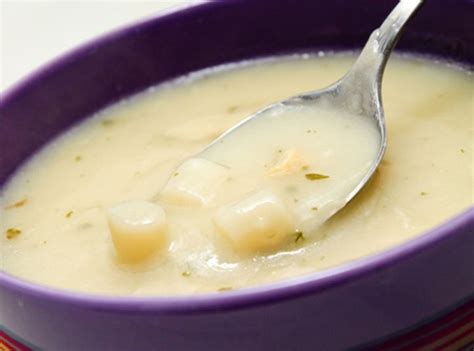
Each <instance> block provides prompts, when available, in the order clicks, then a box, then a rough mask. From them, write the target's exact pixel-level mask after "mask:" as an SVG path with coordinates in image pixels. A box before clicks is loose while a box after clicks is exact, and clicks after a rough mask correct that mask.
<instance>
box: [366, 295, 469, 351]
mask: <svg viewBox="0 0 474 351" xmlns="http://www.w3.org/2000/svg"><path fill="white" fill-rule="evenodd" d="M473 313H474V299H473V300H471V301H469V302H467V303H465V304H464V305H462V306H459V307H457V308H456V309H455V310H453V311H452V312H450V313H448V314H446V315H444V316H442V317H440V318H438V319H436V320H433V321H430V322H428V323H427V324H425V325H422V326H420V327H418V328H416V329H414V330H412V331H411V332H408V333H405V334H403V335H399V336H397V337H394V338H392V339H390V340H388V341H386V342H383V343H381V344H379V345H377V346H376V347H375V348H374V349H375V350H388V349H402V348H405V347H410V348H411V347H415V345H416V346H423V345H426V343H427V342H430V341H431V340H433V339H438V340H439V338H441V337H443V336H445V335H447V333H448V332H449V331H451V330H453V329H455V328H458V327H459V325H461V324H463V323H469V320H472V315H473Z"/></svg>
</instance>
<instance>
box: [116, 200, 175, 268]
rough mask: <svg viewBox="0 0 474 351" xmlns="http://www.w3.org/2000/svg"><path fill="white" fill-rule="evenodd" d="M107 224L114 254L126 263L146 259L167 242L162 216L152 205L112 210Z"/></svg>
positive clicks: (133, 203) (121, 206)
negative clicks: (114, 250)
mask: <svg viewBox="0 0 474 351" xmlns="http://www.w3.org/2000/svg"><path fill="white" fill-rule="evenodd" d="M107 222H108V224H109V229H110V233H111V235H112V241H113V243H114V246H115V249H116V252H117V254H118V256H119V257H120V258H121V259H123V260H125V261H139V260H142V259H145V258H147V257H149V256H150V255H151V254H153V253H154V252H155V251H156V250H157V249H159V248H160V247H162V246H164V243H165V241H166V236H167V233H166V232H167V223H166V215H165V212H164V211H163V209H162V208H161V206H159V205H157V204H155V203H152V202H148V201H142V200H133V201H128V202H124V203H121V204H118V205H116V206H114V207H111V208H109V209H108V210H107Z"/></svg>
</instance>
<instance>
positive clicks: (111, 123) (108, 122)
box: [100, 119, 115, 127]
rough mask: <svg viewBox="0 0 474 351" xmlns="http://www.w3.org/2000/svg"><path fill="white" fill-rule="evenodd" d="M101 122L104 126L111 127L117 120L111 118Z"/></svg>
mask: <svg viewBox="0 0 474 351" xmlns="http://www.w3.org/2000/svg"><path fill="white" fill-rule="evenodd" d="M100 124H102V125H103V126H104V127H110V126H111V125H113V124H115V121H113V120H111V119H103V120H102V121H101V122H100Z"/></svg>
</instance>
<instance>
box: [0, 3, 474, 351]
mask: <svg viewBox="0 0 474 351" xmlns="http://www.w3.org/2000/svg"><path fill="white" fill-rule="evenodd" d="M394 5H395V1H376V0H358V1H343V0H334V1H316V0H307V1H298V2H290V1H284V0H273V1H250V0H249V1H225V2H224V1H221V2H212V3H204V4H198V5H193V6H191V7H187V8H182V9H180V10H179V11H174V12H170V13H167V14H165V15H161V16H159V17H156V18H154V19H151V20H147V21H145V22H142V23H138V24H136V25H133V26H131V27H127V28H125V29H122V30H118V31H116V32H114V33H112V34H109V35H107V36H105V37H102V38H100V39H98V40H96V41H93V42H91V43H89V44H87V45H85V46H83V47H81V48H79V49H77V50H75V51H73V52H71V53H70V54H68V55H66V56H64V57H62V58H60V59H58V60H56V61H54V62H53V63H52V64H50V65H48V66H46V67H44V68H42V69H41V70H39V71H38V72H37V73H35V74H34V75H32V76H31V77H29V78H28V79H27V80H25V81H23V82H21V83H20V84H19V85H17V86H16V87H15V88H14V89H12V90H11V91H10V92H8V93H7V94H5V95H4V96H3V97H2V99H1V101H0V141H1V143H0V186H1V184H4V183H5V182H6V181H7V179H8V177H10V176H11V175H12V174H13V173H14V171H15V170H16V169H17V168H18V167H19V166H20V165H21V164H22V163H23V162H24V161H25V160H27V159H28V158H29V157H30V156H31V155H32V154H33V153H34V152H35V151H36V150H38V148H40V147H41V146H42V145H44V144H45V143H47V142H48V141H49V140H51V139H52V138H54V137H55V136H56V135H58V134H59V133H61V132H62V131H64V130H66V129H67V128H68V127H70V126H71V125H73V124H75V123H78V122H79V121H80V120H81V119H83V118H86V117H87V116H89V115H90V114H91V113H93V112H95V111H97V110H99V109H100V108H103V107H105V106H107V105H109V104H111V103H113V102H115V101H117V100H119V99H120V98H123V97H125V96H129V95H131V94H134V93H136V92H139V91H140V90H143V89H145V88H147V87H149V86H152V85H155V84H157V83H159V82H162V81H166V80H168V79H172V78H175V77H177V76H180V75H183V74H186V73H189V72H192V71H195V70H198V69H202V68H205V67H210V66H214V65H218V64H222V63H228V62H235V61H239V60H243V59H249V58H256V57H263V56H271V55H279V54H288V53H294V52H315V51H318V50H326V49H330V50H347V49H355V48H359V47H361V46H362V44H363V43H364V42H365V40H366V38H367V37H368V34H369V33H370V32H371V31H372V30H373V29H374V28H376V27H377V26H378V25H379V24H380V23H381V22H382V20H383V18H384V17H385V16H386V15H387V14H388V13H389V12H390V9H391V8H392V7H393V6H394ZM472 18H474V4H473V3H472V1H469V0H430V1H426V4H425V5H424V7H423V8H422V10H421V11H420V12H419V13H418V15H417V16H416V18H414V20H413V21H412V23H410V24H409V25H408V28H407V31H406V33H405V34H404V36H403V38H402V40H401V41H400V43H399V46H398V48H399V50H404V51H409V52H415V53H420V54H424V55H431V56H434V57H440V58H443V59H444V60H448V61H453V62H457V63H460V64H463V65H465V66H468V67H472V66H473V65H474V21H472ZM473 226H474V210H473V209H472V208H471V209H469V210H468V211H466V212H465V213H463V214H460V215H459V216H457V217H456V218H453V219H451V220H450V221H448V222H447V223H445V224H443V225H441V226H439V227H437V228H434V229H433V230H431V231H430V232H428V233H425V234H423V235H421V236H419V237H418V238H416V239H414V240H412V241H409V242H407V243H405V244H403V245H400V246H397V247H395V248H393V249H390V250H387V251H385V252H383V253H380V254H377V255H374V256H370V257H366V258H363V259H360V260H356V261H353V262H351V263H348V264H345V265H342V266H339V267H336V268H333V269H329V270H326V271H323V272H319V273H315V274H312V275H309V276H305V277H300V278H295V279H293V280H288V281H284V282H280V283H276V284H272V285H267V286H262V287H257V288H249V289H243V290H239V291H235V292H228V293H225V294H224V293H220V294H217V293H216V294H206V295H201V296H188V297H169V298H164V297H156V298H155V297H153V298H152V297H148V298H116V297H103V296H92V295H85V294H79V293H71V292H65V291H59V290H55V289H51V288H47V287H44V286H40V285H35V284H31V283H29V282H25V281H22V280H19V279H16V278H15V277H12V276H10V275H8V274H7V273H5V272H0V307H1V310H0V323H1V327H2V329H3V333H6V334H4V335H9V337H13V338H15V339H16V340H18V341H19V342H21V343H23V344H25V345H27V346H29V347H31V348H34V349H37V348H40V349H45V350H60V351H64V350H71V351H72V350H84V349H87V350H248V351H251V350H340V349H347V348H350V347H356V348H367V347H369V348H372V347H382V348H383V346H381V345H386V343H388V342H390V340H393V338H397V337H399V336H400V335H401V334H403V333H405V332H407V331H410V330H413V328H415V327H417V326H420V325H423V324H425V323H428V322H429V321H432V320H435V319H436V318H438V317H441V316H443V315H445V314H447V313H449V312H450V311H453V310H455V309H456V308H459V306H466V305H468V304H472V301H473V298H474V265H473V264H472V256H473V252H474V233H473ZM1 333H2V332H1V331H0V340H1V337H2V334H1Z"/></svg>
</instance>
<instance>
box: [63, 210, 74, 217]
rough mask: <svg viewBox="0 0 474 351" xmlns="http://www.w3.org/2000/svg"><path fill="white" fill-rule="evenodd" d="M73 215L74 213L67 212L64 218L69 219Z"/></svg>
mask: <svg viewBox="0 0 474 351" xmlns="http://www.w3.org/2000/svg"><path fill="white" fill-rule="evenodd" d="M73 213H74V211H69V212H68V213H66V214H65V217H66V218H71V216H72V214H73Z"/></svg>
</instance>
